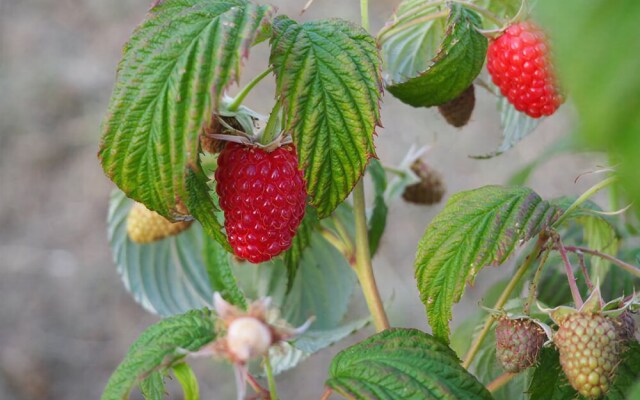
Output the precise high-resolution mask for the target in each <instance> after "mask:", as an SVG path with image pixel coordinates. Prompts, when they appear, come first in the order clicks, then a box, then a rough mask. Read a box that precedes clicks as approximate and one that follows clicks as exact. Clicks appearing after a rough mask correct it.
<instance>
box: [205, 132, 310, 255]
mask: <svg viewBox="0 0 640 400" xmlns="http://www.w3.org/2000/svg"><path fill="white" fill-rule="evenodd" d="M216 181H217V185H216V192H217V193H218V197H219V198H220V208H221V209H222V211H224V217H225V222H224V227H225V229H226V231H227V237H228V238H229V243H230V244H231V247H233V250H234V251H235V254H236V255H237V256H238V257H240V258H242V259H245V260H248V261H250V262H252V263H260V262H264V261H267V260H270V259H271V258H273V257H275V256H277V255H278V254H280V253H282V252H283V251H285V250H287V249H288V248H289V247H291V240H292V238H293V236H294V235H295V233H296V229H297V228H298V226H299V225H300V222H301V221H302V217H303V216H304V209H305V203H306V198H307V193H306V191H305V183H304V177H303V175H302V171H300V170H299V169H298V157H297V155H296V151H295V148H294V147H293V146H291V145H286V146H282V147H279V148H277V149H276V150H273V151H272V152H266V151H264V150H262V149H259V148H257V147H249V146H245V145H241V144H237V143H228V144H227V145H226V147H225V148H224V150H223V151H222V152H221V153H220V156H219V157H218V169H217V170H216Z"/></svg>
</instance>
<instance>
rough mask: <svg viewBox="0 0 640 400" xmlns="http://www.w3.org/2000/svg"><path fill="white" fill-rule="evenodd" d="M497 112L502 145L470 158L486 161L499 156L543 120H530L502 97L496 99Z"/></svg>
mask: <svg viewBox="0 0 640 400" xmlns="http://www.w3.org/2000/svg"><path fill="white" fill-rule="evenodd" d="M498 111H499V112H500V126H501V127H502V143H501V144H500V146H499V147H498V149H497V150H495V151H493V152H491V153H487V154H483V155H473V156H470V157H471V158H476V159H487V158H492V157H496V156H499V155H500V154H502V153H504V152H505V151H507V150H509V149H511V148H512V147H513V146H515V145H516V144H518V143H519V142H520V141H521V140H522V139H524V138H525V137H527V136H528V135H529V134H530V133H532V132H533V131H534V130H535V129H536V128H537V127H538V125H539V124H540V122H542V121H543V120H544V118H531V117H530V116H528V115H527V114H525V113H522V112H520V111H518V110H516V109H515V107H514V106H513V105H511V104H510V103H509V101H508V100H507V99H506V98H505V97H503V96H500V97H499V98H498Z"/></svg>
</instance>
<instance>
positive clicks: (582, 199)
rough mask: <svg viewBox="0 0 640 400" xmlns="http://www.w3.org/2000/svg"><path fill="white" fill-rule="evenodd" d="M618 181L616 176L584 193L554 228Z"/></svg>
mask: <svg viewBox="0 0 640 400" xmlns="http://www.w3.org/2000/svg"><path fill="white" fill-rule="evenodd" d="M617 180H618V178H616V177H615V176H612V177H610V178H607V179H605V180H603V181H601V182H598V183H596V184H595V185H593V186H591V187H590V188H589V189H588V190H587V191H586V192H584V193H582V195H580V197H578V198H577V199H576V201H574V202H573V204H571V205H570V206H569V208H567V210H566V211H565V212H564V214H562V216H561V217H560V218H558V220H557V221H556V222H555V223H554V224H553V227H558V226H560V225H561V224H562V223H563V222H564V221H565V220H566V219H567V218H568V217H569V216H570V214H571V212H572V211H573V210H575V209H576V208H578V207H580V206H581V205H582V204H583V203H584V202H585V201H587V200H589V198H590V197H591V196H593V195H594V194H596V193H598V192H599V191H601V190H602V189H604V188H606V187H607V186H609V185H611V184H612V183H614V182H616V181H617Z"/></svg>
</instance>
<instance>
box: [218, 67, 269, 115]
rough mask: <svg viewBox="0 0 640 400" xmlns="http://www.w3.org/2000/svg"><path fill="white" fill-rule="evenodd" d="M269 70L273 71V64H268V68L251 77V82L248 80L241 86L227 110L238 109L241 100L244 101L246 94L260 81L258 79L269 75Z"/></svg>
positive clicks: (260, 79)
mask: <svg viewBox="0 0 640 400" xmlns="http://www.w3.org/2000/svg"><path fill="white" fill-rule="evenodd" d="M271 72H273V66H270V67H269V68H267V69H266V70H264V71H262V72H261V73H260V74H259V75H258V76H256V77H255V78H253V79H252V80H251V82H249V83H248V84H247V86H245V87H244V88H242V90H241V91H240V93H238V94H237V95H236V97H235V98H234V99H233V101H232V102H231V104H229V108H228V110H229V111H238V108H240V106H241V105H242V102H243V101H244V99H245V98H246V97H247V95H248V94H249V93H250V92H251V90H252V89H253V88H254V87H256V85H257V84H258V83H260V81H262V80H263V79H264V78H265V77H266V76H267V75H269V74H270V73H271Z"/></svg>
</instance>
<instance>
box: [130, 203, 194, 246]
mask: <svg viewBox="0 0 640 400" xmlns="http://www.w3.org/2000/svg"><path fill="white" fill-rule="evenodd" d="M192 223H193V221H178V222H171V221H169V220H168V219H166V218H165V217H163V216H162V215H160V214H158V213H157V212H155V211H151V210H149V209H148V208H147V207H145V206H144V205H143V204H142V203H135V204H134V205H133V206H132V207H131V210H129V214H128V215H127V234H128V235H129V239H131V241H133V242H134V243H138V244H146V243H151V242H155V241H157V240H161V239H164V238H166V237H169V236H173V235H177V234H179V233H180V232H182V231H184V230H185V229H187V228H189V227H190V226H191V224H192Z"/></svg>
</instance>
